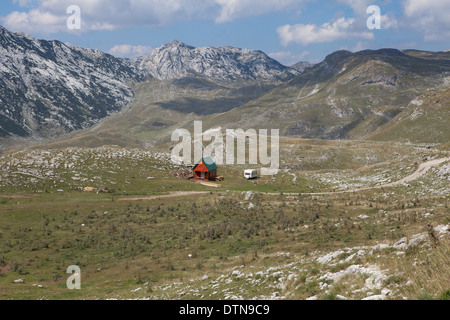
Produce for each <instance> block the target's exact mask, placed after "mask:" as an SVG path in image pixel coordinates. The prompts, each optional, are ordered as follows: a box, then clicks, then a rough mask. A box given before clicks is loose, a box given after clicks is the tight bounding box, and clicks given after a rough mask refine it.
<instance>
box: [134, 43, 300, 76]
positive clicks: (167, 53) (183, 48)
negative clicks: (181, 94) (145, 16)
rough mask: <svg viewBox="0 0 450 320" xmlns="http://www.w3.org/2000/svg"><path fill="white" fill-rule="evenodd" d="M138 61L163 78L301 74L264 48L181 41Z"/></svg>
mask: <svg viewBox="0 0 450 320" xmlns="http://www.w3.org/2000/svg"><path fill="white" fill-rule="evenodd" d="M138 63H139V66H140V67H141V68H142V69H143V70H145V71H147V72H148V73H149V74H150V75H151V76H153V77H155V78H157V79H161V80H171V79H179V78H184V77H189V76H201V77H205V78H208V79H210V80H214V81H219V82H231V81H239V80H244V81H252V80H253V81H277V80H286V79H289V78H292V77H294V76H296V75H298V74H300V72H298V71H296V70H294V69H291V68H288V67H285V66H283V65H281V64H280V63H278V62H277V61H275V60H273V59H271V58H269V57H268V56H267V55H266V54H265V53H263V52H261V51H252V50H248V49H238V48H232V47H219V48H213V47H203V48H195V47H191V46H188V45H186V44H184V43H182V42H180V41H172V42H170V43H168V44H166V45H164V46H162V47H161V48H157V49H155V50H153V51H152V52H151V53H150V54H149V55H147V56H146V57H144V58H142V59H140V60H138Z"/></svg>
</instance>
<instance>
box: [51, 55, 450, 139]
mask: <svg viewBox="0 0 450 320" xmlns="http://www.w3.org/2000/svg"><path fill="white" fill-rule="evenodd" d="M444 58H446V55H445V54H436V55H434V54H433V53H428V58H426V59H424V58H419V57H415V56H410V55H407V54H406V53H403V52H400V51H397V50H392V49H383V50H378V51H363V52H360V53H350V52H346V51H339V52H336V53H333V54H331V55H330V56H328V57H327V58H326V59H325V60H324V61H323V62H322V63H319V64H317V65H314V66H313V67H311V68H308V69H306V70H305V72H304V73H303V74H301V75H299V76H297V77H295V78H294V79H292V80H291V81H289V82H287V83H285V84H279V85H275V84H274V83H273V82H266V83H264V84H253V85H252V84H248V85H244V86H241V87H240V88H235V87H234V86H232V85H231V86H229V85H227V84H224V83H222V84H219V83H217V82H214V81H213V80H207V79H204V78H197V77H187V78H181V79H175V80H158V79H152V80H151V81H148V82H145V83H141V84H139V85H138V86H136V87H135V91H136V96H135V100H134V102H133V103H132V104H130V106H129V107H128V108H126V110H125V111H124V112H122V113H121V114H118V115H115V116H112V117H109V118H107V119H105V120H104V121H102V122H100V123H99V124H98V125H96V126H95V127H93V128H91V129H88V130H84V131H80V132H75V133H73V134H70V135H69V136H68V137H62V138H60V139H58V140H57V141H55V142H53V143H52V144H51V145H52V146H59V147H64V146H89V145H90V144H91V143H92V146H101V145H103V144H104V143H105V142H107V143H110V144H117V145H121V146H127V145H129V146H140V147H142V146H149V145H155V144H159V143H165V142H167V141H168V140H169V139H170V135H171V133H172V132H173V131H174V130H175V129H177V128H180V127H183V128H190V127H191V126H192V121H193V120H203V123H204V128H205V130H206V129H207V128H214V127H222V128H244V129H247V128H255V129H258V128H268V129H270V128H279V129H281V130H280V131H281V134H282V135H284V136H288V137H289V136H292V137H301V138H307V139H315V138H320V139H361V138H366V137H370V134H371V133H373V132H375V131H376V130H377V129H378V128H379V127H380V126H383V125H385V124H387V123H389V122H390V121H391V120H392V119H394V118H395V117H396V116H397V115H399V114H400V113H402V111H404V110H407V109H408V106H409V105H410V104H411V102H412V101H415V99H416V98H418V97H420V96H421V95H422V94H424V93H425V92H426V91H427V90H442V89H445V88H448V75H449V71H450V60H449V59H447V60H443V59H444ZM443 101H445V99H444V100H443Z"/></svg>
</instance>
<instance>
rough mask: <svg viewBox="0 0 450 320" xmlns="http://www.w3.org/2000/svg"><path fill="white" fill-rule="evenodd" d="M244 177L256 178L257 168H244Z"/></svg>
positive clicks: (248, 178)
mask: <svg viewBox="0 0 450 320" xmlns="http://www.w3.org/2000/svg"><path fill="white" fill-rule="evenodd" d="M244 178H245V179H247V180H250V179H256V178H258V171H257V170H245V171H244Z"/></svg>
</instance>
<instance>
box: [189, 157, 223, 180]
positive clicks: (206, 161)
mask: <svg viewBox="0 0 450 320" xmlns="http://www.w3.org/2000/svg"><path fill="white" fill-rule="evenodd" d="M217 169H218V167H217V165H216V164H215V163H214V160H213V159H211V157H207V158H203V159H202V160H200V162H199V163H197V164H196V165H195V166H194V169H193V171H194V180H215V179H216V178H217Z"/></svg>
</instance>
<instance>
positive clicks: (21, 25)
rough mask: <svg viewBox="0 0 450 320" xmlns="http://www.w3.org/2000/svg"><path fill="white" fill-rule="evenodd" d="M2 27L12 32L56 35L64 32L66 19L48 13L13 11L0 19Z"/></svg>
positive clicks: (38, 10)
mask: <svg viewBox="0 0 450 320" xmlns="http://www.w3.org/2000/svg"><path fill="white" fill-rule="evenodd" d="M2 22H3V25H4V26H5V27H6V28H9V29H11V30H13V31H24V32H33V31H36V30H40V31H42V32H45V33H56V32H59V31H62V30H65V29H66V28H67V27H66V18H65V17H62V16H57V15H54V14H52V13H50V12H46V11H41V10H40V9H33V10H30V11H29V12H18V11H14V12H12V13H10V14H9V15H7V16H6V17H4V18H3V19H2Z"/></svg>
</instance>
